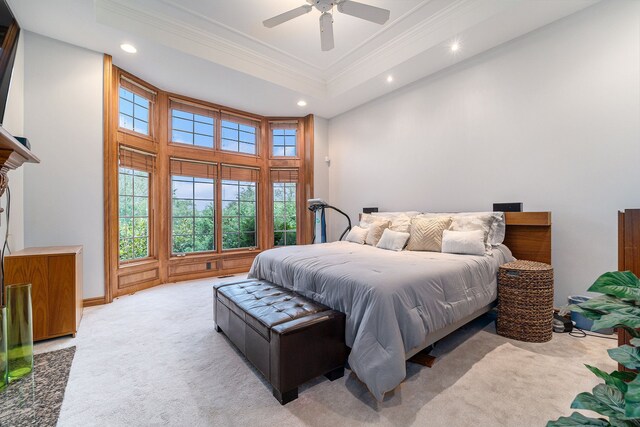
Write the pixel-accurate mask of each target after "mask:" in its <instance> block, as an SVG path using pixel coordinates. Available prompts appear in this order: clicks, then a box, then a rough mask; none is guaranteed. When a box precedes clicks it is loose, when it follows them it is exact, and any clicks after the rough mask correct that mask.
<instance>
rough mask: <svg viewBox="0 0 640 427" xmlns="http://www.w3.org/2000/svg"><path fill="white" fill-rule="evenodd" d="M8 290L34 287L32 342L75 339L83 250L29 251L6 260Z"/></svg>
mask: <svg viewBox="0 0 640 427" xmlns="http://www.w3.org/2000/svg"><path fill="white" fill-rule="evenodd" d="M4 271H5V288H6V286H8V285H12V284H18V283H31V299H32V308H33V310H32V312H33V340H34V341H39V340H44V339H47V338H54V337H59V336H63V335H73V336H74V337H75V335H76V332H77V331H78V326H79V325H80V319H81V318H82V246H50V247H43V248H26V249H23V250H21V251H17V252H14V253H12V254H11V255H7V256H6V257H5V260H4Z"/></svg>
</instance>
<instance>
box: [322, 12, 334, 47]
mask: <svg viewBox="0 0 640 427" xmlns="http://www.w3.org/2000/svg"><path fill="white" fill-rule="evenodd" d="M320 45H321V46H322V50H323V51H327V50H331V49H333V17H332V16H331V14H330V13H329V12H325V13H323V14H322V15H320Z"/></svg>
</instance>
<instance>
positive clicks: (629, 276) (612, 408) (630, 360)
mask: <svg viewBox="0 0 640 427" xmlns="http://www.w3.org/2000/svg"><path fill="white" fill-rule="evenodd" d="M588 290H589V291H591V292H599V293H602V294H604V295H600V296H597V297H595V298H592V299H590V300H588V301H585V302H583V303H580V304H578V305H572V306H571V307H570V308H571V310H575V311H577V312H579V313H581V314H582V315H583V316H585V317H587V318H589V319H591V320H593V321H594V322H593V326H592V328H591V330H593V331H597V330H600V329H605V328H624V329H625V330H627V331H628V332H629V334H630V335H631V336H632V337H633V338H632V339H631V345H623V346H620V347H618V348H612V349H610V350H608V352H609V356H610V357H611V358H612V359H613V360H615V361H616V362H618V363H619V364H621V365H622V366H624V367H625V368H628V369H632V370H638V369H640V331H639V330H638V328H640V280H639V279H638V278H637V277H636V276H635V275H634V274H633V273H631V272H630V271H613V272H609V273H605V274H603V275H602V276H600V277H599V278H598V279H597V280H596V281H595V282H594V284H593V285H591V287H590V288H589V289H588ZM585 366H586V367H587V368H588V369H589V370H590V371H591V372H593V373H594V374H595V375H596V376H597V377H599V378H600V379H602V380H604V383H600V384H598V385H597V386H595V387H594V388H593V390H592V391H591V393H588V392H585V393H580V394H579V395H577V396H576V398H575V399H574V401H573V403H572V404H571V407H572V408H574V409H587V410H590V411H594V412H597V413H598V414H600V415H602V418H589V417H586V416H584V415H582V414H580V413H579V412H574V413H573V414H571V415H570V416H569V417H560V418H559V419H557V420H555V421H549V422H548V423H547V427H555V426H558V427H560V426H603V427H606V426H612V427H622V426H624V427H632V426H637V427H640V376H638V374H637V373H635V372H622V371H613V372H611V373H606V372H604V371H601V370H600V369H598V368H596V367H593V366H589V365H585Z"/></svg>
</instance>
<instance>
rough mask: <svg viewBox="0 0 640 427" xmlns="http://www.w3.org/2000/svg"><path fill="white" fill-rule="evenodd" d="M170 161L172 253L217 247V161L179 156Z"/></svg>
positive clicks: (192, 251)
mask: <svg viewBox="0 0 640 427" xmlns="http://www.w3.org/2000/svg"><path fill="white" fill-rule="evenodd" d="M170 162H171V164H170V169H171V253H172V255H174V254H187V253H194V252H212V251H215V249H216V232H215V218H216V215H215V206H216V198H215V194H216V179H217V176H218V169H217V165H216V164H215V163H205V162H194V161H190V160H183V159H175V158H172V159H171V160H170Z"/></svg>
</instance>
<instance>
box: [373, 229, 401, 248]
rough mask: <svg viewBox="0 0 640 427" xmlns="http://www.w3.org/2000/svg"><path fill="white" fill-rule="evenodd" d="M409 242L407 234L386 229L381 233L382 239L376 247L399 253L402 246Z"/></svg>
mask: <svg viewBox="0 0 640 427" xmlns="http://www.w3.org/2000/svg"><path fill="white" fill-rule="evenodd" d="M407 240H409V233H403V232H401V231H393V230H391V229H390V228H387V229H385V230H384V232H383V233H382V237H381V238H380V240H379V241H378V244H377V245H376V247H377V248H380V249H389V250H391V251H401V250H402V249H403V248H404V245H406V244H407Z"/></svg>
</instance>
